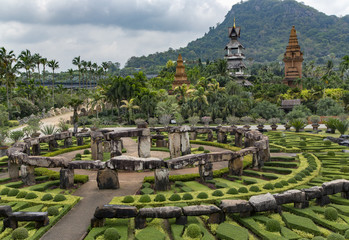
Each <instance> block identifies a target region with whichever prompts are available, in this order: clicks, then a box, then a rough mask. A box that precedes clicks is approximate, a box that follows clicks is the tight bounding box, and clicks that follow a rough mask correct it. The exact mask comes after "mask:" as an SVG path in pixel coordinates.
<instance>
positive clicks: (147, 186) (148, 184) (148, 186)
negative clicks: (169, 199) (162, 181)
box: [142, 182, 151, 188]
mask: <svg viewBox="0 0 349 240" xmlns="http://www.w3.org/2000/svg"><path fill="white" fill-rule="evenodd" d="M150 187H151V184H150V183H148V182H145V183H143V184H142V188H150Z"/></svg>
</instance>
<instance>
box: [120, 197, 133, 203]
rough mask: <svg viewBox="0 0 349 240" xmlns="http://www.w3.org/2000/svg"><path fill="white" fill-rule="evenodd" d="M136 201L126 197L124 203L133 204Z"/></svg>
mask: <svg viewBox="0 0 349 240" xmlns="http://www.w3.org/2000/svg"><path fill="white" fill-rule="evenodd" d="M134 201H135V200H134V198H133V197H132V196H125V197H124V199H123V200H122V202H123V203H133V202H134Z"/></svg>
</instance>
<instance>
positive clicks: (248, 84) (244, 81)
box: [236, 79, 253, 87]
mask: <svg viewBox="0 0 349 240" xmlns="http://www.w3.org/2000/svg"><path fill="white" fill-rule="evenodd" d="M236 83H238V84H240V85H241V86H245V87H249V86H253V84H252V83H251V82H250V81H248V80H246V79H241V80H240V79H238V80H236Z"/></svg>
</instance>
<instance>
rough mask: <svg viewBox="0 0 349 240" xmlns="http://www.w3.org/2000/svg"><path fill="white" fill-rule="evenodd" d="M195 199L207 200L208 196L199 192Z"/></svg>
mask: <svg viewBox="0 0 349 240" xmlns="http://www.w3.org/2000/svg"><path fill="white" fill-rule="evenodd" d="M197 198H199V199H207V198H208V195H207V193H205V192H201V193H199V194H198V195H197Z"/></svg>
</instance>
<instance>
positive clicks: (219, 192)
mask: <svg viewBox="0 0 349 240" xmlns="http://www.w3.org/2000/svg"><path fill="white" fill-rule="evenodd" d="M223 195H224V193H223V192H222V191H221V190H215V191H214V192H213V193H212V196H216V197H221V196H223Z"/></svg>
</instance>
